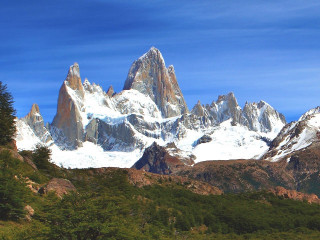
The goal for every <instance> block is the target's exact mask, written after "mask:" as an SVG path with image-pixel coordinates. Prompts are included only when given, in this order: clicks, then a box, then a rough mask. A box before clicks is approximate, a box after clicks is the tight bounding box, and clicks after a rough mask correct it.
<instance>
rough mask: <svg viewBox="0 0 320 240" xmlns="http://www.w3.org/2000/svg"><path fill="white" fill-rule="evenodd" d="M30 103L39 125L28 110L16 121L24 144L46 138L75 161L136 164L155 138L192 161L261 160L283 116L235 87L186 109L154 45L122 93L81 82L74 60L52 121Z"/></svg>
mask: <svg viewBox="0 0 320 240" xmlns="http://www.w3.org/2000/svg"><path fill="white" fill-rule="evenodd" d="M33 108H34V109H33V110H32V111H31V112H32V114H31V115H32V116H33V115H34V114H36V115H37V116H38V120H39V121H40V120H41V121H40V122H41V124H38V123H37V124H36V123H35V121H36V120H32V119H35V118H30V116H31V115H30V116H29V117H28V116H27V117H25V118H23V119H20V120H18V121H17V128H18V135H17V137H16V140H17V145H18V147H19V149H31V148H33V147H34V145H35V144H36V143H39V142H40V143H44V144H47V145H48V146H50V148H51V149H52V161H53V162H54V163H56V164H57V165H63V166H65V167H71V168H87V167H106V166H110V167H131V166H133V165H134V164H135V163H136V161H137V160H139V159H140V158H141V157H142V156H143V153H144V150H145V149H146V148H147V147H149V146H151V145H152V144H153V143H154V142H155V143H156V144H157V145H158V146H159V147H164V146H166V145H167V144H174V146H175V148H176V152H179V154H178V155H179V156H191V155H194V157H193V158H192V161H194V162H195V163H197V162H200V161H204V160H224V159H225V160H228V159H239V158H247V159H250V158H256V159H258V158H260V157H261V156H262V155H264V154H265V153H266V152H267V151H268V149H269V144H270V143H271V141H272V140H273V139H274V138H275V136H276V135H277V134H278V132H279V131H280V130H281V128H282V127H283V126H284V125H285V123H286V122H285V119H284V117H283V115H282V114H280V113H278V112H277V111H276V110H274V109H273V108H272V107H271V106H270V105H268V104H267V103H265V102H263V101H260V102H259V103H246V105H245V106H244V108H243V109H242V108H241V107H240V106H239V105H238V102H237V100H236V97H235V96H234V94H233V93H229V94H227V95H221V96H219V97H218V99H217V101H213V102H212V103H211V104H210V105H209V104H206V105H201V103H200V102H198V103H197V104H196V106H195V107H194V108H193V109H192V110H191V112H189V110H188V107H187V105H186V103H185V100H184V97H183V94H182V92H181V90H180V87H179V85H178V83H177V79H176V75H175V71H174V68H173V66H169V67H168V68H167V67H166V65H165V62H164V59H163V57H162V54H161V53H160V51H159V50H158V49H156V48H154V47H152V48H151V49H150V50H149V51H148V52H147V53H146V54H144V55H143V56H142V57H140V58H139V59H138V60H136V61H134V63H133V64H132V66H131V68H130V70H129V73H128V77H127V79H126V81H125V84H124V90H122V91H121V92H119V93H115V91H114V89H113V87H112V86H110V87H109V89H108V91H107V92H105V91H104V90H103V89H102V87H101V86H99V85H97V84H95V83H90V82H89V80H88V79H87V78H85V80H84V81H83V82H82V79H81V76H80V67H79V65H78V64H77V63H75V64H74V65H72V66H70V68H69V70H68V74H67V77H66V79H65V80H64V81H63V83H62V86H61V88H60V91H59V96H58V104H57V112H56V115H55V117H54V119H53V121H52V123H51V124H46V126H45V125H44V123H43V119H42V117H41V115H40V112H39V111H38V109H37V107H33ZM24 119H25V120H24ZM26 119H31V120H26ZM38 120H37V121H38ZM43 136H46V137H45V138H43ZM172 154H173V153H172V151H171V155H170V154H169V155H168V156H170V157H174V158H176V156H177V154H173V155H174V156H173V155H172ZM176 160H177V161H178V162H179V164H180V163H181V162H180V161H181V158H180V157H177V159H176ZM182 162H183V164H185V163H186V162H185V161H182ZM187 162H188V161H187ZM188 164H189V162H188V163H187V165H188ZM156 165H157V164H156ZM169 165H170V164H169ZM169 165H168V166H169ZM161 171H164V172H165V170H164V169H162V170H161Z"/></svg>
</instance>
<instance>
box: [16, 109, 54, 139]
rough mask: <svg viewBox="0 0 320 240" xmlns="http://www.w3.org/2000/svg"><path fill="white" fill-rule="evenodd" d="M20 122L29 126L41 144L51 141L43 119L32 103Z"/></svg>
mask: <svg viewBox="0 0 320 240" xmlns="http://www.w3.org/2000/svg"><path fill="white" fill-rule="evenodd" d="M22 120H23V121H24V122H25V123H26V124H28V125H29V126H30V128H31V129H32V130H33V132H34V134H35V135H36V136H37V137H38V138H39V139H40V140H41V141H42V142H43V143H47V142H49V141H51V140H52V138H51V135H50V133H49V131H48V130H47V129H46V127H45V126H44V120H43V117H42V116H41V114H40V110H39V106H38V105H37V104H36V103H34V104H33V105H32V107H31V110H30V112H29V113H28V114H27V116H25V117H24V118H22Z"/></svg>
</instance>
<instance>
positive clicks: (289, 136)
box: [264, 107, 320, 161]
mask: <svg viewBox="0 0 320 240" xmlns="http://www.w3.org/2000/svg"><path fill="white" fill-rule="evenodd" d="M319 139H320V107H316V108H314V109H311V110H309V111H307V112H306V113H305V114H303V115H302V116H301V117H300V118H299V120H298V121H295V122H291V123H289V124H287V125H286V126H284V127H283V129H282V130H281V131H280V132H279V134H278V136H277V137H276V138H275V139H274V140H273V141H272V143H271V147H270V149H269V151H268V153H267V154H265V156H264V159H267V160H271V161H278V160H280V159H289V158H290V156H291V155H292V154H293V153H295V152H297V151H300V150H303V149H305V148H307V147H308V146H310V145H311V144H313V143H316V142H319Z"/></svg>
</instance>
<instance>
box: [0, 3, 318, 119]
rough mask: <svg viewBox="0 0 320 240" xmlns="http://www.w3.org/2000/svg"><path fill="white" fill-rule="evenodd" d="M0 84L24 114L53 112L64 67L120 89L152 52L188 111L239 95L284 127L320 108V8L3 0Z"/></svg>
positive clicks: (241, 101) (305, 5) (0, 8)
mask: <svg viewBox="0 0 320 240" xmlns="http://www.w3.org/2000/svg"><path fill="white" fill-rule="evenodd" d="M0 29H1V31H0V43H1V44H0V81H2V82H4V83H6V84H7V85H8V88H9V90H10V92H11V93H12V94H13V96H14V99H15V108H16V109H17V115H18V117H22V116H24V115H26V114H27V113H28V111H29V110H30V108H31V105H32V104H33V103H38V104H39V106H40V111H41V113H42V115H43V116H44V118H45V121H47V122H51V121H52V119H53V116H54V114H55V112H56V105H57V98H58V92H59V88H60V86H61V84H62V82H63V80H64V79H65V77H66V74H67V71H68V68H69V66H70V65H72V64H73V63H74V62H78V63H79V65H80V71H81V77H82V78H83V79H84V78H85V77H87V78H88V79H89V81H90V82H95V83H97V84H100V85H101V86H102V87H103V88H104V89H105V90H107V88H108V87H109V86H110V85H113V86H114V88H115V90H116V91H117V92H119V91H121V89H122V87H123V84H124V81H125V79H126V76H127V73H128V70H129V68H130V66H131V64H132V62H133V61H134V60H135V59H137V58H138V57H139V56H141V55H142V54H143V53H145V52H146V51H148V49H149V48H150V47H151V46H155V47H157V48H158V49H160V51H161V52H162V54H163V56H164V59H165V61H166V64H167V65H171V64H173V65H174V66H175V71H176V75H177V79H178V82H179V85H180V88H181V90H182V92H183V94H184V96H185V99H186V101H187V104H188V106H189V108H190V109H191V108H192V107H193V105H194V104H195V103H196V102H197V100H198V99H200V101H201V102H202V103H211V102H212V101H213V100H216V99H217V97H218V95H221V94H226V93H228V92H230V91H233V92H234V93H235V95H236V97H237V99H238V102H239V104H240V106H243V105H244V103H245V101H249V102H257V101H259V100H261V99H262V100H265V101H266V102H268V103H270V104H271V105H272V106H273V107H275V108H276V109H277V110H278V111H280V112H281V113H283V114H284V115H285V116H286V118H287V120H288V121H292V120H296V119H298V118H299V116H300V115H301V114H302V113H304V112H305V111H307V110H309V109H310V108H313V107H315V106H318V105H320V2H319V1H313V0H308V1H305V0H304V1H302V0H301V1H300V0H299V1H298V0H290V1H284V0H283V1H281V0H276V1H273V0H270V1H265V0H264V1H259V0H256V1H250V0H234V1H232V0H230V1H225V0H222V1H218V0H211V1H206V0H203V1H188V0H184V1H172V0H171V1H157V0H153V1H150V0H145V1H142V0H135V1H132V0H130V1H129V0H128V1H120V0H116V1H107V0H87V1H83V0H77V1H75V0H68V1H65V0H64V1H60V0H55V1H34V0H28V1H25V0H17V1H2V3H1V4H0Z"/></svg>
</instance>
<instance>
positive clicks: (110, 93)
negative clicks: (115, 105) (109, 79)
mask: <svg viewBox="0 0 320 240" xmlns="http://www.w3.org/2000/svg"><path fill="white" fill-rule="evenodd" d="M114 94H115V92H114V89H113V87H112V85H111V86H110V87H109V88H108V91H107V95H108V96H109V97H112V96H113V95H114Z"/></svg>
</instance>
